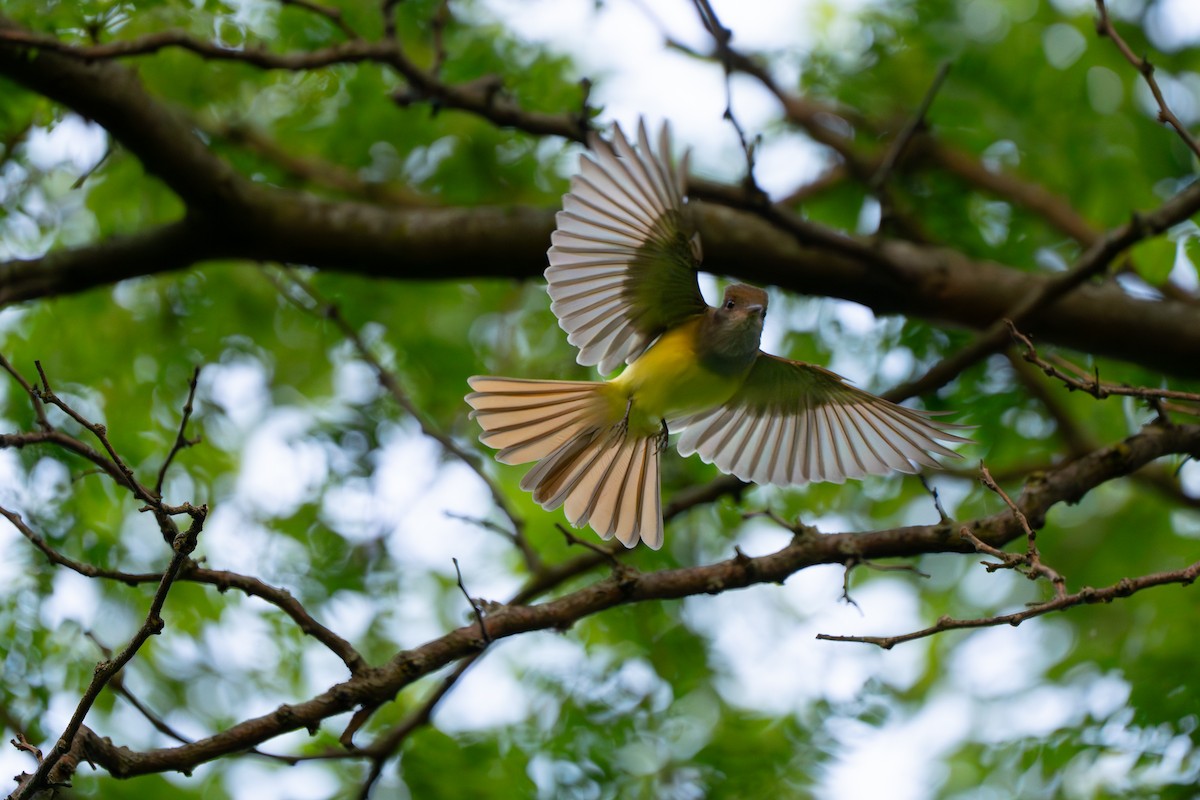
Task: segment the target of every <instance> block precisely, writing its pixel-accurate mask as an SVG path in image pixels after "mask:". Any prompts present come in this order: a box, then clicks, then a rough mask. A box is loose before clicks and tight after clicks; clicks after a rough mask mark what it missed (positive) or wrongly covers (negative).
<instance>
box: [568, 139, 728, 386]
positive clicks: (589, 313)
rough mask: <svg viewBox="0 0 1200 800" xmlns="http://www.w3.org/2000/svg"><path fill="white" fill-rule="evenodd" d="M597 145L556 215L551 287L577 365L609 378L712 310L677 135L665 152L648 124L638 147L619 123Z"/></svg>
mask: <svg viewBox="0 0 1200 800" xmlns="http://www.w3.org/2000/svg"><path fill="white" fill-rule="evenodd" d="M589 145H590V146H591V148H592V152H591V154H590V155H588V156H585V157H584V158H583V160H582V162H581V165H580V172H579V174H578V175H576V176H575V177H573V178H572V179H571V191H570V193H569V194H567V195H565V196H564V197H563V210H562V211H560V212H558V215H557V217H556V222H557V230H555V231H554V234H553V236H552V237H551V242H552V243H553V246H552V247H551V248H550V251H549V253H548V254H547V255H548V257H549V260H550V266H549V268H547V269H546V280H547V282H548V283H549V284H550V285H549V287H548V288H549V292H550V298H551V300H552V302H551V304H550V308H551V310H552V311H553V312H554V314H555V316H557V317H558V324H559V325H560V326H562V329H563V330H565V331H566V332H567V341H569V342H570V343H571V344H573V345H575V346H576V347H578V348H579V355H578V357H577V360H578V361H579V363H580V364H584V365H590V364H599V366H600V371H601V372H602V373H606V374H607V373H609V372H612V371H613V370H614V369H616V368H617V367H618V366H619V365H620V364H621V362H623V361H624V362H630V361H633V360H634V359H635V358H637V357H638V356H639V355H641V353H642V351H644V350H645V349H646V348H647V347H648V346H649V345H650V343H651V342H652V341H654V339H655V338H657V337H658V335H659V334H661V333H662V332H663V331H666V330H669V329H671V328H673V327H675V326H676V325H679V324H680V323H681V322H684V321H685V320H687V319H688V318H690V317H692V316H694V315H696V314H699V313H701V312H703V311H704V309H705V303H704V298H703V297H702V296H701V294H700V286H699V284H698V283H697V281H696V269H697V268H698V267H699V265H700V246H699V241H700V240H699V238H698V237H697V236H696V235H694V233H693V231H692V229H691V226H690V225H689V224H688V221H687V218H686V215H685V210H684V202H683V198H684V194H685V192H686V187H685V184H684V176H685V175H686V174H687V156H686V155H685V156H684V158H683V164H682V165H681V166H680V168H679V169H678V170H677V169H676V168H675V167H673V166H672V165H671V160H670V154H671V136H670V129H669V128H668V127H667V125H666V124H664V125H663V127H662V132H661V134H660V135H659V152H658V154H657V155H656V154H655V153H654V152H653V151H652V150H651V148H650V141H649V139H648V137H647V136H646V124H645V122H644V121H643V122H640V123H639V124H638V148H637V149H636V150H635V149H634V148H633V146H632V145H630V143H629V142H628V141H627V140H626V139H625V135H624V134H623V133H622V132H621V129H620V127H619V126H614V131H613V141H612V143H611V144H609V143H608V142H605V141H604V140H602V139H601V138H600V137H598V136H596V135H595V134H593V135H592V137H591V138H590V140H589Z"/></svg>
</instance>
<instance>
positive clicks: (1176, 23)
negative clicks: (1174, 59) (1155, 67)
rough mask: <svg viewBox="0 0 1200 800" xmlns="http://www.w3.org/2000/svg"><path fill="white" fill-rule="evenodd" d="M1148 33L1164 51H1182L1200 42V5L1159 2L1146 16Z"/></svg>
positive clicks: (1188, 0) (1187, 1)
mask: <svg viewBox="0 0 1200 800" xmlns="http://www.w3.org/2000/svg"><path fill="white" fill-rule="evenodd" d="M1146 32H1147V33H1148V34H1149V35H1150V38H1151V39H1152V40H1153V41H1154V43H1155V44H1156V45H1157V46H1158V47H1160V48H1161V49H1163V50H1167V51H1174V50H1182V49H1183V48H1185V47H1192V46H1195V44H1196V43H1197V42H1200V3H1197V2H1196V0H1158V2H1156V3H1154V5H1153V6H1151V8H1150V12H1149V13H1148V14H1147V15H1146Z"/></svg>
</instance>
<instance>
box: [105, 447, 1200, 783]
mask: <svg viewBox="0 0 1200 800" xmlns="http://www.w3.org/2000/svg"><path fill="white" fill-rule="evenodd" d="M1171 453H1189V454H1193V455H1195V454H1200V426H1196V425H1191V426H1172V427H1158V426H1151V427H1148V428H1146V429H1144V430H1143V431H1141V432H1140V433H1137V434H1135V435H1133V436H1130V437H1129V438H1127V439H1125V440H1124V441H1122V442H1120V443H1118V444H1115V445H1112V446H1109V447H1104V448H1102V449H1100V450H1097V451H1095V452H1093V453H1090V454H1088V455H1086V456H1084V457H1082V458H1080V459H1077V460H1075V461H1073V462H1071V463H1069V464H1066V465H1063V466H1060V467H1058V468H1057V469H1054V470H1051V471H1049V472H1047V473H1044V474H1042V475H1039V476H1038V478H1037V479H1036V480H1031V481H1030V482H1029V483H1028V484H1027V485H1026V486H1025V490H1024V492H1023V493H1022V494H1021V496H1020V498H1019V499H1018V500H1017V501H1015V502H1016V504H1017V506H1018V507H1019V508H1020V509H1021V512H1022V513H1023V514H1024V515H1025V517H1026V519H1027V520H1028V521H1029V524H1030V525H1031V526H1033V527H1040V526H1041V525H1043V524H1044V521H1045V516H1046V514H1047V512H1048V511H1049V510H1050V508H1051V507H1053V506H1054V505H1056V504H1058V503H1060V502H1075V501H1077V500H1078V499H1079V498H1080V497H1082V496H1083V495H1085V494H1086V493H1087V492H1088V491H1090V490H1091V489H1093V488H1094V487H1096V486H1098V485H1100V484H1101V483H1104V482H1106V481H1109V480H1113V479H1115V478H1119V477H1121V476H1124V475H1128V474H1129V473H1131V472H1133V471H1134V470H1137V469H1139V468H1141V467H1142V466H1144V465H1145V464H1147V463H1149V462H1150V461H1153V460H1154V459H1156V458H1159V457H1161V456H1164V455H1168V454H1171ZM963 526H965V527H967V528H968V530H970V532H971V533H972V535H973V536H975V537H976V538H977V539H979V540H980V541H982V542H985V543H987V544H989V545H991V546H993V547H1000V546H1002V545H1004V544H1005V543H1007V542H1009V541H1011V540H1013V539H1015V538H1018V537H1020V536H1021V535H1023V530H1022V528H1021V526H1020V525H1019V524H1018V523H1017V521H1016V520H1015V519H1014V516H1013V514H1012V513H1011V511H1010V510H1009V509H1007V508H1006V509H1005V510H1004V511H1003V512H1001V513H998V514H994V515H992V516H989V517H983V518H980V519H977V520H973V521H970V522H967V523H962V524H960V525H959V526H957V527H956V526H955V525H949V524H942V523H939V524H936V525H924V526H912V527H905V528H893V529H889V530H882V531H873V532H867V533H839V534H827V535H808V536H797V537H795V538H794V539H793V541H792V542H791V543H790V544H789V545H787V546H786V547H784V548H783V549H781V550H779V551H777V552H775V553H772V554H769V555H765V556H760V557H754V558H750V557H746V556H744V555H739V556H738V557H735V558H732V559H729V560H727V561H722V562H719V563H716V564H711V565H706V566H698V567H688V568H682V569H673V570H664V571H660V572H653V573H638V572H632V571H627V570H622V571H618V572H617V573H615V574H614V575H612V576H610V577H608V578H605V579H602V580H600V581H598V582H596V583H594V584H592V585H590V586H587V587H584V588H582V589H579V590H576V591H574V592H570V593H568V594H566V595H564V596H562V597H559V598H557V599H555V600H551V601H547V602H545V603H540V604H537V605H511V604H510V605H504V606H499V607H494V608H492V609H489V612H488V614H487V615H486V617H485V619H486V620H487V628H488V634H489V636H490V637H491V638H492V639H493V640H494V641H499V640H500V639H504V638H507V637H510V636H515V635H518V634H522V633H527V632H529V631H535V630H563V629H566V628H569V627H571V626H572V625H573V624H574V623H576V622H578V621H579V620H581V619H583V618H584V617H587V616H590V615H592V614H596V613H599V612H601V611H604V610H606V609H609V608H613V607H616V606H619V605H626V604H630V603H639V602H652V601H656V600H665V599H678V598H681V597H688V596H695V595H700V594H719V593H721V592H724V591H728V590H731V589H738V588H743V587H746V586H751V585H754V584H759V583H778V582H781V581H783V580H786V579H787V578H788V577H789V576H790V575H792V574H794V573H795V572H797V571H799V570H802V569H804V568H806V567H810V566H813V565H816V564H844V563H845V562H846V561H847V559H848V558H854V559H860V560H861V559H870V560H879V559H883V558H898V557H908V556H914V555H918V554H921V553H928V552H969V551H971V550H973V549H974V548H973V547H972V545H971V544H970V543H969V542H967V541H966V540H964V539H963V538H961V537H960V536H958V535H957V533H956V531H957V530H958V528H960V527H963ZM479 643H480V639H479V626H478V624H477V623H475V622H472V623H470V624H469V625H467V626H464V627H461V628H458V629H457V630H454V631H451V632H450V633H447V634H446V635H444V636H441V637H439V638H437V639H434V640H432V641H430V642H427V643H426V644H423V645H421V646H419V647H416V648H414V649H412V650H406V651H403V652H401V653H398V654H397V655H396V656H395V657H394V658H392V659H391V661H389V662H388V663H387V664H386V665H385V666H383V667H380V668H378V669H376V670H372V671H371V672H370V673H368V674H365V675H362V676H356V677H352V678H350V679H349V680H347V681H344V682H342V683H339V684H337V685H335V686H332V687H330V688H329V689H328V690H327V691H325V692H323V693H322V694H320V695H318V696H317V697H314V698H312V699H310V700H307V701H305V702H302V703H298V704H294V705H284V706H280V707H279V708H278V709H276V710H275V711H274V712H272V713H270V714H267V715H264V716H260V717H256V718H253V719H248V720H245V721H243V722H240V723H238V724H236V725H233V726H232V727H230V728H228V729H226V730H224V731H221V732H219V733H217V734H214V735H213V736H210V737H207V738H204V739H199V740H197V741H195V742H193V743H190V744H186V745H180V746H177V747H169V748H161V749H156V750H150V751H146V752H134V751H131V750H129V749H127V748H118V747H115V746H112V745H111V743H109V745H108V746H107V747H106V748H104V749H102V750H101V751H100V752H94V753H93V754H92V756H93V758H94V760H95V761H96V762H97V763H98V764H100V765H101V766H103V767H104V768H105V769H107V770H109V772H111V773H112V774H113V775H115V776H117V777H130V776H132V775H140V774H145V773H149V772H163V771H168V770H184V771H186V770H190V769H193V768H194V767H195V766H197V765H198V764H200V763H203V762H205V761H209V760H211V759H213V758H217V757H220V756H222V755H225V754H228V753H232V752H237V751H240V750H244V749H246V748H248V747H252V746H254V745H257V744H259V743H261V742H263V741H266V740H267V739H270V738H272V737H274V736H278V735H279V734H281V733H285V732H287V731H292V730H297V729H301V728H315V727H316V726H318V725H319V724H320V723H321V721H322V720H324V719H326V718H328V717H330V716H332V715H335V714H339V713H343V712H346V711H350V710H352V709H353V708H355V707H358V706H361V705H370V704H375V703H381V702H386V701H388V700H390V699H391V698H392V697H394V696H395V694H396V693H397V692H399V691H400V690H402V689H403V688H404V687H406V686H408V685H410V684H411V683H413V682H414V681H416V680H417V679H419V678H421V677H423V676H424V675H428V674H430V673H431V672H434V671H436V670H438V669H440V668H442V667H444V666H445V665H447V664H450V663H452V662H454V661H457V660H459V659H461V658H465V657H468V656H470V655H472V654H474V653H477V652H478V651H479Z"/></svg>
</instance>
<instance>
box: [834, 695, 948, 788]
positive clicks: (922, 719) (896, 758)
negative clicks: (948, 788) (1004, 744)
mask: <svg viewBox="0 0 1200 800" xmlns="http://www.w3.org/2000/svg"><path fill="white" fill-rule="evenodd" d="M970 710H971V709H970V707H969V706H968V705H967V704H965V703H964V702H963V700H962V698H960V697H957V696H954V695H947V694H938V695H934V696H933V697H931V698H930V699H929V700H928V702H926V703H925V704H924V705H923V706H921V707H920V709H919V710H918V711H917V712H916V713H915V714H913V715H912V716H911V717H901V718H899V719H893V720H890V721H889V722H887V723H885V724H883V725H882V726H873V725H868V724H865V723H862V722H858V721H856V720H845V719H840V720H836V721H835V723H834V724H833V725H831V730H832V731H833V733H834V735H835V737H836V738H837V739H838V740H839V742H840V743H841V745H842V747H844V748H845V749H844V751H843V752H841V753H839V754H838V756H837V757H836V758H835V759H834V760H833V762H832V763H831V764H829V765H828V766H827V767H826V768H825V769H824V774H823V776H822V780H821V783H820V785H819V788H818V789H817V792H816V797H817V798H819V800H861V798H867V797H886V798H888V800H924V798H928V797H932V796H933V795H934V789H935V787H936V786H937V785H938V784H940V783H941V782H942V781H943V780H944V779H945V775H946V767H944V766H942V765H941V764H940V762H939V761H938V757H939V756H940V755H941V754H942V753H944V752H946V751H948V750H950V749H952V748H953V747H955V746H957V745H958V744H959V743H960V742H961V740H962V738H963V737H964V736H966V734H967V732H968V730H969V720H970Z"/></svg>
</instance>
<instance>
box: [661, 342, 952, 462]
mask: <svg viewBox="0 0 1200 800" xmlns="http://www.w3.org/2000/svg"><path fill="white" fill-rule="evenodd" d="M677 424H682V425H683V426H685V427H684V430H683V434H682V436H680V438H679V444H678V447H679V452H680V453H681V454H683V455H685V456H687V455H691V454H692V453H698V454H699V455H700V458H702V459H703V460H704V461H706V462H708V463H710V464H716V465H717V467H718V468H719V469H721V470H722V471H723V472H727V473H731V474H733V475H736V476H737V477H739V478H741V479H742V480H745V481H754V482H755V483H773V484H776V485H779V486H789V485H795V484H802V483H810V482H816V481H832V482H833V483H842V482H843V481H845V480H846V479H847V478H861V477H863V476H864V475H880V474H884V473H887V472H892V471H897V472H917V471H918V470H919V469H920V468H921V467H922V466H926V467H937V466H939V465H938V463H937V461H935V460H934V458H933V455H934V454H937V455H943V456H954V457H957V456H958V454H957V453H955V452H954V451H952V450H950V449H948V448H946V447H944V446H943V445H942V444H939V442H969V441H970V439H965V438H963V437H962V436H958V435H956V434H954V433H951V432H950V431H951V430H962V429H963V428H964V427H965V426H962V425H953V424H950V423H944V422H937V421H935V420H934V419H933V415H932V414H930V413H929V412H925V411H917V410H915V409H911V408H904V407H903V406H898V405H896V404H895V403H891V402H889V401H887V400H884V399H883V398H882V397H876V396H875V395H873V394H871V393H869V392H864V391H862V390H861V389H856V388H854V387H853V386H849V385H847V384H846V383H845V382H844V381H843V379H842V378H841V377H840V376H839V375H837V374H836V373H833V372H830V371H829V370H827V369H824V368H823V367H818V366H815V365H812V364H805V363H803V362H800V361H789V360H788V359H784V358H779V357H777V356H772V355H767V354H766V353H759V355H758V359H757V360H756V361H755V362H754V366H753V367H752V368H751V370H750V374H749V375H748V376H747V378H746V381H745V383H744V384H743V385H742V388H741V389H739V390H738V392H737V394H735V395H734V396H733V397H732V398H731V399H730V400H729V401H728V402H727V403H726V404H725V405H723V406H720V407H718V408H716V409H713V410H712V411H706V412H704V413H701V414H697V415H694V416H692V417H689V418H687V419H685V420H681V421H680V422H679V423H677Z"/></svg>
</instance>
